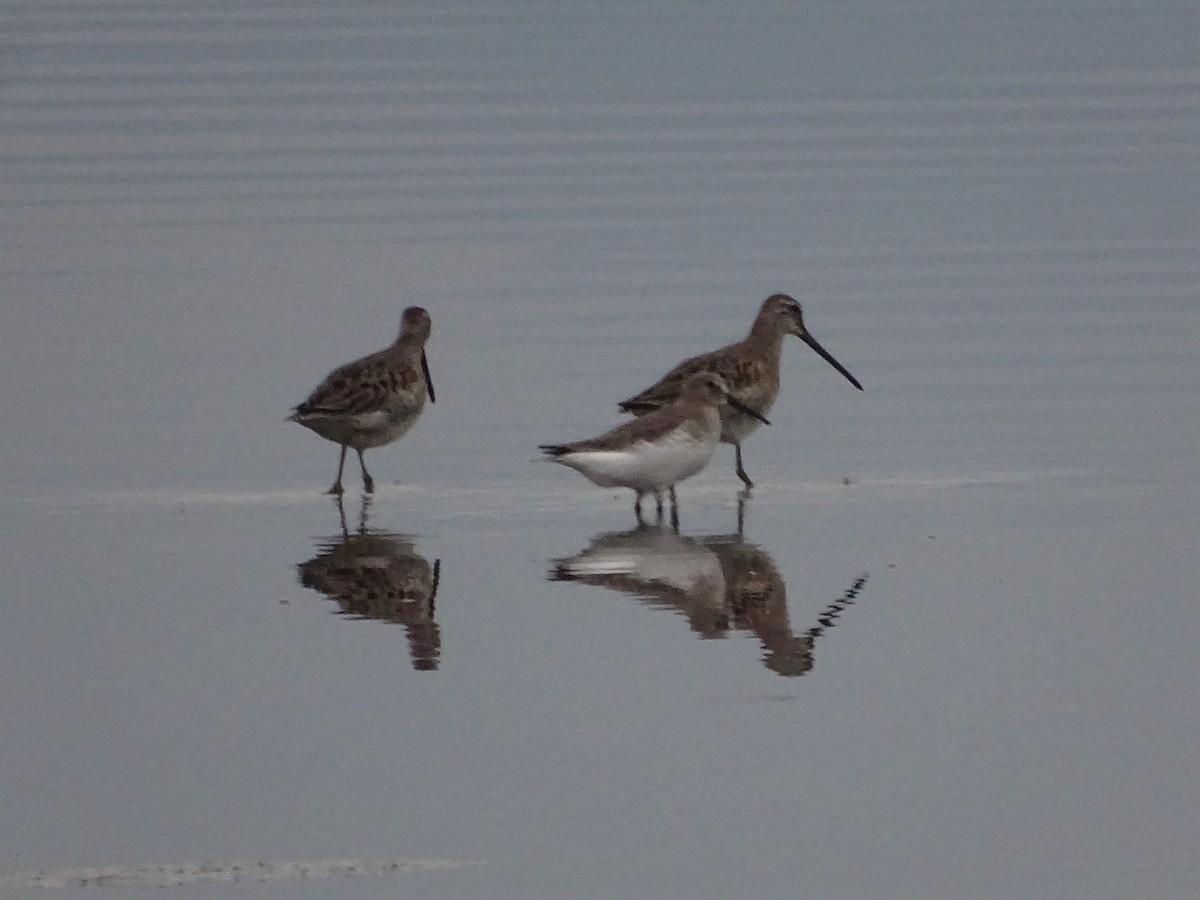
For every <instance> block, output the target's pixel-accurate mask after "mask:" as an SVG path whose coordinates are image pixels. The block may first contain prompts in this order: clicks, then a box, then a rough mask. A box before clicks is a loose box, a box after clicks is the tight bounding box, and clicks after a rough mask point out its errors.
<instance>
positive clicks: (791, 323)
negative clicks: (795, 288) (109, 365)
mask: <svg viewBox="0 0 1200 900" xmlns="http://www.w3.org/2000/svg"><path fill="white" fill-rule="evenodd" d="M788 334H794V335H795V336H796V337H798V338H800V340H802V341H804V343H806V344H808V346H810V347H812V348H813V350H815V351H816V352H817V354H818V355H819V356H820V357H821V358H822V359H824V360H825V361H826V362H827V363H829V364H830V365H831V366H833V367H834V368H835V369H837V370H838V371H839V372H841V373H842V375H843V376H844V377H845V378H846V380H847V381H849V382H850V383H851V384H852V385H854V386H855V387H856V388H858V389H859V390H860V391H861V390H862V385H861V384H859V383H858V379H856V378H855V377H854V376H853V375H851V374H850V373H849V372H848V371H846V369H845V367H844V366H843V365H842V364H841V363H840V362H838V361H837V360H836V359H834V358H833V356H831V355H830V353H829V351H827V350H826V349H825V348H824V347H822V346H821V345H820V343H818V342H817V339H816V338H815V337H813V336H812V335H811V334H810V333H809V331H808V328H807V327H806V326H805V324H804V313H803V312H802V311H801V309H800V304H799V303H797V302H796V301H795V300H794V299H792V298H791V297H789V296H787V295H786V294H774V295H773V296H771V297H768V298H767V299H766V300H765V301H763V305H762V307H761V308H760V309H759V311H758V315H757V316H756V317H755V319H754V324H753V325H751V326H750V333H749V334H747V335H746V336H745V337H744V338H743V339H742V340H740V341H737V342H736V343H733V344H729V345H727V346H725V347H722V348H721V349H719V350H713V351H712V352H711V353H701V354H700V355H699V356H693V357H691V358H690V359H685V360H684V361H683V362H681V363H680V364H679V365H677V366H676V367H675V368H673V369H671V371H669V372H667V374H666V375H664V376H663V377H662V378H660V379H659V380H658V381H656V382H655V383H654V384H652V385H651V386H650V387H648V388H646V389H645V390H644V391H642V392H641V393H640V394H634V395H633V396H632V397H630V398H629V399H628V400H622V401H621V402H620V403H619V404H617V405H618V406H619V407H620V408H621V409H622V410H623V411H624V412H627V413H633V414H634V415H635V416H645V415H648V414H650V413H652V412H654V411H655V410H657V409H660V408H662V407H663V405H664V404H667V403H670V402H671V401H673V400H675V398H677V397H678V396H679V393H680V391H681V390H682V388H683V385H684V383H685V382H686V381H687V379H688V378H689V377H690V376H692V375H694V374H695V373H697V372H711V373H713V374H715V375H719V376H721V378H723V379H724V380H725V383H726V384H727V385H728V386H729V391H730V396H731V397H732V398H733V399H736V400H739V401H741V403H742V404H743V405H745V406H748V407H750V408H751V409H753V410H755V411H757V412H758V413H760V414H761V415H766V414H767V413H769V412H770V411H771V407H772V406H773V405H774V403H775V398H776V396H778V394H779V357H780V355H781V353H782V351H783V338H784V335H788ZM758 425H759V417H758V416H750V415H746V414H745V413H744V412H742V411H741V410H740V409H739V408H738V407H737V406H735V405H734V404H733V403H732V402H731V403H729V404H728V405H727V406H724V407H722V408H721V443H723V444H733V447H734V451H735V454H736V460H737V474H738V477H739V478H741V479H742V482H743V483H744V484H745V485H746V487H747V488H751V487H754V482H753V481H751V480H750V476H749V475H747V474H746V469H745V468H744V467H743V466H742V441H744V440H745V439H746V437H747V436H748V435H749V434H750V432H752V431H754V429H756V428H757V427H758Z"/></svg>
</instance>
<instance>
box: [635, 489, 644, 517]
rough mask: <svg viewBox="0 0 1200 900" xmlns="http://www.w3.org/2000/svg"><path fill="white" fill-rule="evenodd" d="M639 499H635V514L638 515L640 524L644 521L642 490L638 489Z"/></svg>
mask: <svg viewBox="0 0 1200 900" xmlns="http://www.w3.org/2000/svg"><path fill="white" fill-rule="evenodd" d="M636 496H637V499H636V500H634V501H633V514H634V515H635V516H637V520H638V524H639V525H641V524H643V521H642V492H641V491H638V492H637V494H636Z"/></svg>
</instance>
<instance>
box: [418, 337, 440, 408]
mask: <svg viewBox="0 0 1200 900" xmlns="http://www.w3.org/2000/svg"><path fill="white" fill-rule="evenodd" d="M421 371H422V372H424V373H425V390H427V391H429V402H430V403H437V397H435V396H434V395H433V379H432V378H430V377H429V360H427V359H426V358H425V351H424V350H422V351H421Z"/></svg>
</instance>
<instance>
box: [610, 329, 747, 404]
mask: <svg viewBox="0 0 1200 900" xmlns="http://www.w3.org/2000/svg"><path fill="white" fill-rule="evenodd" d="M739 346H740V345H739V344H730V345H729V346H727V347H722V348H721V349H720V350H713V351H711V352H709V353H701V354H698V355H696V356H693V357H690V358H688V359H685V360H684V361H683V362H681V363H680V364H679V365H677V366H675V368H673V369H671V371H669V372H667V374H666V375H664V376H663V377H662V378H660V379H658V381H656V382H654V384H652V385H650V387H648V388H646V389H645V390H644V391H642V392H641V393H640V394H634V395H633V396H632V397H630V398H628V399H627V400H622V401H621V402H620V403H618V404H617V406H618V408H620V409H621V411H622V412H627V413H633V415H635V416H643V415H645V414H646V413H648V412H651V411H652V410H655V409H659V408H660V407H662V406H665V405H666V404H668V403H670V402H671V401H673V400H675V399H676V398H677V397H678V396H679V393H680V391H682V390H683V383H684V382H685V381H687V380H688V378H690V377H691V376H692V375H695V374H696V373H697V372H713V373H715V374H717V375H720V376H721V378H723V379H724V380H725V383H726V384H728V385H729V386H730V387H734V385H735V384H737V383H741V382H740V381H739V380H738V379H739V377H740V378H742V379H744V378H745V374H744V373H741V372H740V371H739V370H740V368H741V366H740V365H739V362H738V360H739V359H740V357H741V354H739V353H737V352H735V351H736V349H737V348H738V347H739ZM734 392H735V393H736V388H734Z"/></svg>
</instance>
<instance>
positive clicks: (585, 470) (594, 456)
mask: <svg viewBox="0 0 1200 900" xmlns="http://www.w3.org/2000/svg"><path fill="white" fill-rule="evenodd" d="M716 443H717V442H716V435H715V434H714V435H713V436H712V437H711V438H708V439H705V438H700V437H697V436H696V435H695V433H694V432H690V431H689V430H688V429H686V428H677V429H675V430H674V431H671V432H669V433H667V434H666V435H664V436H663V437H661V438H659V439H658V440H656V441H637V442H635V443H632V444H630V445H629V446H628V447H622V448H620V449H613V450H581V451H578V452H575V453H570V454H568V455H566V456H564V457H563V458H562V459H561V460H559V461H560V462H562V463H563V464H564V465H567V466H570V467H571V468H572V469H575V470H576V471H577V472H579V473H580V474H582V475H583V476H584V477H586V478H587V479H588V480H589V481H591V482H592V483H593V484H597V485H599V486H600V487H628V488H633V489H634V490H636V491H662V490H665V489H666V488H668V487H670V486H671V485H673V484H675V483H676V482H679V481H682V480H683V479H685V478H690V477H691V476H693V475H695V474H696V473H697V472H699V471H700V470H701V469H703V468H704V467H705V466H706V465H707V464H708V461H709V460H710V459H711V458H712V454H713V449H714V448H715V447H716Z"/></svg>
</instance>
